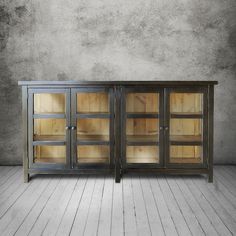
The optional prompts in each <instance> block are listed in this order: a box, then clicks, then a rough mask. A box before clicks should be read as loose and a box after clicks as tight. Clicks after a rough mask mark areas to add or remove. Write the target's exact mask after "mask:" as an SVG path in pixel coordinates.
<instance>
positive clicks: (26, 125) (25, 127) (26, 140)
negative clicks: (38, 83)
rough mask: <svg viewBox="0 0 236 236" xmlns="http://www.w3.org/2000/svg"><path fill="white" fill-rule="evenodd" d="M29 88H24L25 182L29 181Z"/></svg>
mask: <svg viewBox="0 0 236 236" xmlns="http://www.w3.org/2000/svg"><path fill="white" fill-rule="evenodd" d="M27 90H28V89H27V86H23V87H22V132H23V169H24V182H25V183H26V182H28V181H29V175H28V167H29V166H28V165H29V162H28V135H27V134H28V119H27V117H28V115H27V114H28V94H27Z"/></svg>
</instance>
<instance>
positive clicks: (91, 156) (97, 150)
mask: <svg viewBox="0 0 236 236" xmlns="http://www.w3.org/2000/svg"><path fill="white" fill-rule="evenodd" d="M109 157H110V148H109V146H105V145H98V146H95V145H92V146H88V145H85V146H77V161H78V163H88V164H89V163H109V159H110V158H109Z"/></svg>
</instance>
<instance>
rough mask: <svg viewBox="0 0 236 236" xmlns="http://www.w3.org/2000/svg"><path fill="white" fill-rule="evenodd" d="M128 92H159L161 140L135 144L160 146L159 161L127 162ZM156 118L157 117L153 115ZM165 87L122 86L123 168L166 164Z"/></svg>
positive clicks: (159, 166)
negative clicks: (150, 143)
mask: <svg viewBox="0 0 236 236" xmlns="http://www.w3.org/2000/svg"><path fill="white" fill-rule="evenodd" d="M127 93H157V94H159V113H158V118H157V119H159V127H158V129H159V140H158V144H156V145H153V144H152V145H149V144H148V142H145V143H141V142H140V144H134V146H157V147H158V148H159V163H127V161H126V159H127V158H126V146H127V144H126V119H127V116H126V95H127ZM153 118H156V117H153ZM163 125H164V89H163V88H161V87H155V86H153V87H145V86H137V87H136V86H135V87H134V86H130V87H129V86H123V87H121V127H122V130H121V165H122V169H123V170H125V169H129V168H131V169H136V168H137V169H139V168H140V169H148V168H162V167H163V165H164V133H163V132H164V130H163V129H162V127H163ZM130 146H132V145H130Z"/></svg>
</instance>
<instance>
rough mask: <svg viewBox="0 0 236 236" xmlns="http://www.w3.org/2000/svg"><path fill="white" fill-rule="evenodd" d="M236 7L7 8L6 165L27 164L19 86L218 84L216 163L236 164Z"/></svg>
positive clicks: (1, 39) (2, 97) (0, 144)
mask: <svg viewBox="0 0 236 236" xmlns="http://www.w3.org/2000/svg"><path fill="white" fill-rule="evenodd" d="M235 77H236V3H235V0H214V1H213V0H200V1H199V0H177V1H170V0H157V1H154V0H130V1H126V0H117V1H110V0H97V1H92V0H88V1H85V0H79V1H77V0H68V1H64V0H48V1H41V0H34V1H33V0H17V1H6V0H0V101H1V110H0V111H1V115H0V164H19V163H22V160H21V156H22V155H21V152H22V138H21V112H20V111H21V98H20V95H21V94H20V88H18V86H17V81H18V80H77V79H80V80H145V79H147V80H218V81H219V86H217V87H216V91H215V101H216V103H215V146H214V147H215V158H214V159H215V162H217V163H220V162H221V163H236V158H235V156H236V148H235V139H236V126H235V125H234V124H235V122H236V106H235V100H236V78H235Z"/></svg>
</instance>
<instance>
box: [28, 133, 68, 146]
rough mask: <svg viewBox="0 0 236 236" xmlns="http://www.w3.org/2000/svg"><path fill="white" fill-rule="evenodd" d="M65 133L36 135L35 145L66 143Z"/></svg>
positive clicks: (34, 138)
mask: <svg viewBox="0 0 236 236" xmlns="http://www.w3.org/2000/svg"><path fill="white" fill-rule="evenodd" d="M65 144H66V141H65V135H34V137H33V145H34V146H36V145H65Z"/></svg>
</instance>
